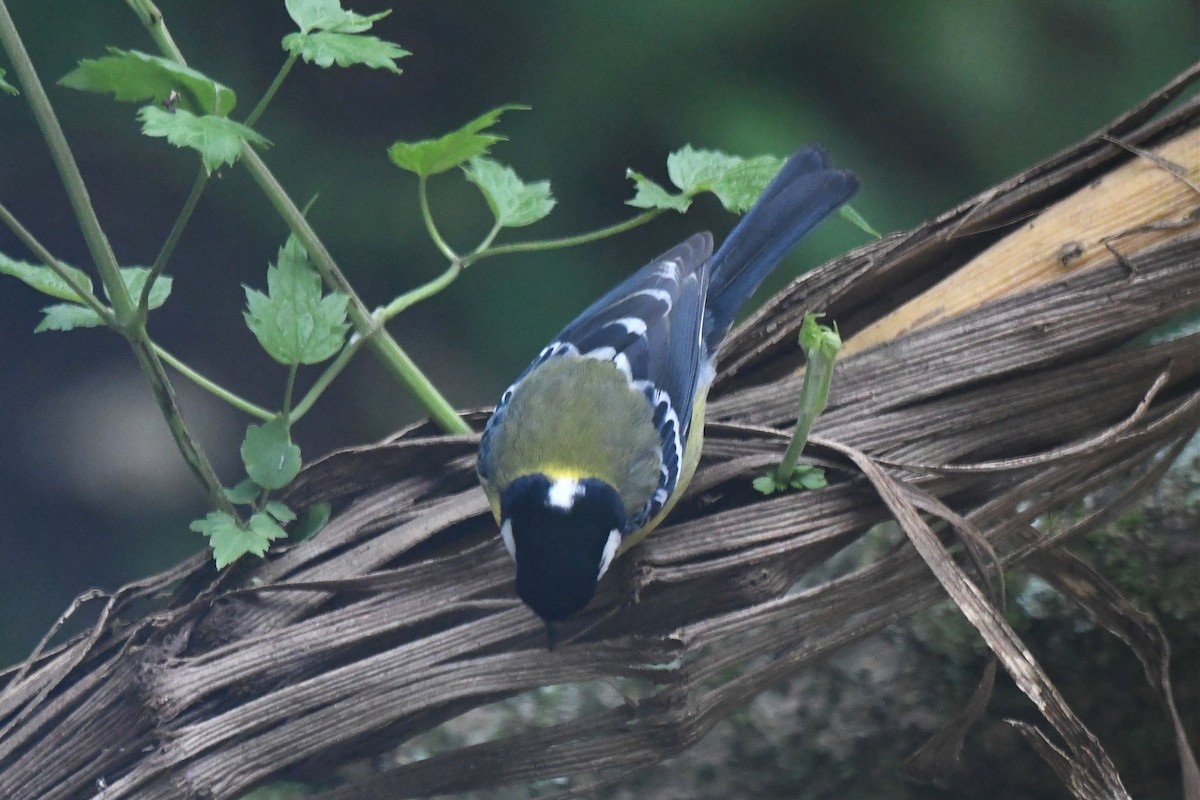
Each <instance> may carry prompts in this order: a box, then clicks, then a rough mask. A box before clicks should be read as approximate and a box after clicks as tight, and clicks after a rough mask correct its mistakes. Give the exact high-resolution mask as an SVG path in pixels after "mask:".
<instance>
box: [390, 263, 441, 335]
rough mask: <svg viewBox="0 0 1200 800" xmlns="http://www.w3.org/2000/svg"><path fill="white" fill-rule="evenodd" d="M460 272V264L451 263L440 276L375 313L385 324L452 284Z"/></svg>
mask: <svg viewBox="0 0 1200 800" xmlns="http://www.w3.org/2000/svg"><path fill="white" fill-rule="evenodd" d="M461 272H462V266H461V262H459V261H451V262H450V266H449V267H448V268H447V269H446V271H445V272H443V273H442V274H441V275H439V276H437V277H436V278H434V279H433V280H431V281H429V282H428V283H425V284H422V285H421V286H418V287H417V288H416V289H413V290H412V291H411V292H405V293H404V294H402V295H400V296H399V297H397V298H396V299H395V300H393V301H392V302H390V303H388V304H387V305H386V306H384V307H383V308H382V309H381V310H379V311H378V312H376V313H377V314H378V315H379V317H380V318H381V319H382V320H383V321H384V322H387V321H388V320H389V319H391V318H392V317H394V316H396V315H397V314H399V313H400V312H401V311H404V310H405V309H407V308H410V307H411V306H414V305H416V304H417V303H419V302H421V301H422V300H425V299H427V298H429V297H432V296H433V295H435V294H437V293H438V292H440V291H441V290H442V289H445V288H446V287H447V286H449V285H450V284H451V283H453V282H454V279H455V278H457V277H458V276H459V274H460V273H461Z"/></svg>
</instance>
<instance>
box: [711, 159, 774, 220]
mask: <svg viewBox="0 0 1200 800" xmlns="http://www.w3.org/2000/svg"><path fill="white" fill-rule="evenodd" d="M729 158H732V159H734V161H733V162H732V163H729V162H726V164H727V166H726V169H725V170H724V171H723V172H721V173H720V174H719V175H717V177H716V178H714V179H713V180H712V181H711V183H710V185H709V187H708V189H709V191H711V192H712V193H713V194H715V195H716V196H717V198H718V199H719V200H720V201H721V205H723V206H725V209H726V210H727V211H732V212H733V213H735V214H741V213H743V212H745V211H748V210H749V209H750V206H752V205H754V201H755V200H757V199H758V196H759V195H760V194H762V193H763V189H766V188H767V184H768V183H770V182H771V179H772V178H774V177H775V176H776V175H777V174H778V173H779V170H780V169H781V168H782V167H783V159H782V158H776V157H775V156H757V157H755V158H748V159H740V158H736V157H734V156H730V157H729ZM714 169H715V165H714Z"/></svg>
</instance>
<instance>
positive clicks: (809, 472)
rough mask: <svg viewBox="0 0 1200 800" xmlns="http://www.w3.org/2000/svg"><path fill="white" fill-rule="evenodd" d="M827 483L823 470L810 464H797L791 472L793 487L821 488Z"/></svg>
mask: <svg viewBox="0 0 1200 800" xmlns="http://www.w3.org/2000/svg"><path fill="white" fill-rule="evenodd" d="M828 485H829V481H828V480H827V479H826V478H825V470H823V469H821V468H820V467H814V466H813V465H811V464H798V465H797V466H796V471H795V472H793V473H792V488H793V489H809V490H813V489H823V488H825V487H826V486H828Z"/></svg>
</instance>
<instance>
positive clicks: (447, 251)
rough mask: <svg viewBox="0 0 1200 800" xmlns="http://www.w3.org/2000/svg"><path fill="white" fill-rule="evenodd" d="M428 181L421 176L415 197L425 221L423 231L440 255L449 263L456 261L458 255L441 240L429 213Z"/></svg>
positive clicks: (440, 235)
mask: <svg viewBox="0 0 1200 800" xmlns="http://www.w3.org/2000/svg"><path fill="white" fill-rule="evenodd" d="M427 186H428V181H427V180H426V178H425V176H424V175H422V176H421V177H420V179H419V180H418V181H417V196H418V197H419V198H420V201H421V219H423V220H425V230H427V231H429V238H430V239H433V243H434V244H435V245H437V249H438V250H441V251H442V255H444V256H445V257H446V258H448V259H450V260H451V261H458V260H459V257H458V253H456V252H454V248H453V247H451V246H450V245H448V244H446V240H445V239H443V238H442V234H441V233H439V232H438V229H437V225H435V224H434V222H433V214H432V213H431V212H430V211H429V191H428V188H427Z"/></svg>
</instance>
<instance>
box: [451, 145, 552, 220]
mask: <svg viewBox="0 0 1200 800" xmlns="http://www.w3.org/2000/svg"><path fill="white" fill-rule="evenodd" d="M463 172H465V173H466V174H467V179H468V180H470V181H471V183H474V184H475V185H476V186H478V187H479V191H481V192H483V196H484V198H486V199H487V202H488V206H489V207H491V209H492V214H494V215H495V217H496V222H497V223H499V224H500V226H501V227H504V228H520V227H522V226H524V225H531V224H533V223H535V222H537V221H538V220H539V219H542V218H543V217H545V216H546V215H547V214H549V213H550V210H551V209H552V208H554V205H555V200H554V197H553V195H551V194H550V181H535V182H534V183H525V182H524V181H522V180H521V179H520V178H518V177H517V173H516V172H514V171H513V170H512V168H510V167H506V166H504V165H503V164H500V163H498V162H496V161H493V160H492V159H490V158H473V159H471V163H470V164H468V165H467V166H466V167H464V168H463Z"/></svg>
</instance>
